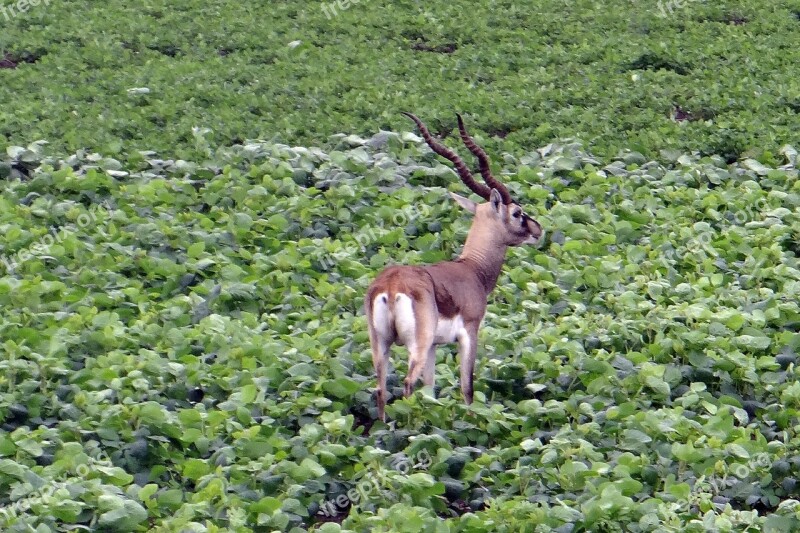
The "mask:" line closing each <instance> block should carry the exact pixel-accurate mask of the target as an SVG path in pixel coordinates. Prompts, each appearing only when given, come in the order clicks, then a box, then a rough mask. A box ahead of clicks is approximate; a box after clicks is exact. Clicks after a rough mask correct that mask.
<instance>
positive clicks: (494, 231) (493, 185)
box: [403, 113, 544, 246]
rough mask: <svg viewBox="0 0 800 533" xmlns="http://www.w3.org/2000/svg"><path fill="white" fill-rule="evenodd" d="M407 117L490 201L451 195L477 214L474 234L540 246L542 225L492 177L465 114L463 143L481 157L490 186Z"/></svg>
mask: <svg viewBox="0 0 800 533" xmlns="http://www.w3.org/2000/svg"><path fill="white" fill-rule="evenodd" d="M403 114H404V115H406V116H407V117H409V118H410V119H411V120H413V121H414V123H416V125H417V128H419V131H420V133H421V134H422V138H423V139H425V142H426V143H427V144H428V146H430V147H431V150H433V151H434V152H436V153H437V154H439V155H440V156H442V157H444V158H445V159H448V160H449V161H450V162H452V163H453V165H454V166H455V168H456V171H457V172H458V175H459V177H460V178H461V181H463V182H464V184H465V185H466V186H467V187H469V189H470V190H471V191H472V192H474V193H475V194H477V195H478V196H480V197H481V198H483V199H484V200H486V202H485V203H476V202H473V201H472V200H470V199H469V198H464V197H463V196H460V195H458V194H455V193H452V192H451V193H450V195H451V196H452V197H453V199H454V200H455V201H456V202H457V203H458V205H460V206H461V207H463V208H464V209H466V210H467V211H469V212H470V213H473V214H474V215H475V221H474V222H473V229H472V231H478V232H481V233H484V232H485V235H484V237H485V238H486V239H485V240H487V241H488V240H491V241H494V242H499V243H500V244H503V245H505V246H520V245H522V244H538V243H539V241H540V239H541V238H542V236H543V235H544V231H543V230H542V226H541V225H540V224H539V222H537V221H536V220H535V219H533V218H531V217H529V216H528V215H526V214H525V212H524V211H523V210H522V206H520V205H519V204H518V203H517V202H515V201H514V200H513V199H512V198H511V194H510V193H509V192H508V189H507V188H506V186H505V185H503V184H502V183H500V182H499V181H498V180H497V179H496V178H495V177H494V176H493V175H492V172H491V170H490V169H489V157H488V156H487V155H486V152H484V151H483V149H482V148H481V147H480V146H478V145H477V144H475V141H474V140H473V139H472V137H470V135H469V134H468V133H467V129H466V127H464V121H463V119H462V118H461V115H456V116H457V117H458V131H459V133H460V134H461V140H462V141H463V142H464V145H465V146H466V147H467V149H468V150H469V151H470V152H472V154H473V155H474V156H475V157H477V158H478V169H479V170H480V173H481V176H483V180H484V181H485V182H486V185H484V184H482V183H478V182H477V181H475V178H474V177H473V176H472V172H470V170H469V168H468V167H467V165H466V164H465V163H464V161H463V160H462V159H461V158H460V157H458V155H457V154H456V153H455V152H453V151H452V150H450V149H449V148H447V147H446V146H444V145H443V144H441V143H439V142H437V141H436V140H435V139H434V138H433V136H432V135H431V133H430V131H428V128H427V127H426V126H425V124H424V123H423V122H422V121H421V120H420V119H419V118H417V117H416V116H414V115H412V114H411V113H403ZM482 240H483V239H482Z"/></svg>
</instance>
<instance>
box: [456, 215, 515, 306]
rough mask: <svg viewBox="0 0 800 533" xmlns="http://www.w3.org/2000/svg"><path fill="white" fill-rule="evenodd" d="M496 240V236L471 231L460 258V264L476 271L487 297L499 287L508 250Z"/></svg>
mask: <svg viewBox="0 0 800 533" xmlns="http://www.w3.org/2000/svg"><path fill="white" fill-rule="evenodd" d="M495 239H496V237H495V236H492V235H488V234H486V233H485V232H479V231H472V230H470V232H469V234H468V235H467V242H466V243H465V244H464V250H463V251H462V252H461V255H460V256H459V258H458V261H459V262H462V263H465V264H468V265H470V266H471V267H473V268H474V269H475V271H476V273H477V275H478V279H480V280H481V283H483V287H484V290H485V292H486V294H487V295H488V294H489V293H490V292H492V291H493V290H494V288H495V286H496V285H497V278H499V277H500V270H501V269H502V268H503V262H504V261H505V258H506V248H508V247H507V246H506V245H505V244H497V242H495Z"/></svg>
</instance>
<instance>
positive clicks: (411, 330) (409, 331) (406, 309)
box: [394, 292, 417, 349]
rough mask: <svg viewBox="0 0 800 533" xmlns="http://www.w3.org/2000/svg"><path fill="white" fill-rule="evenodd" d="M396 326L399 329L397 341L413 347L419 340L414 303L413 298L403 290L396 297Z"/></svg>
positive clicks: (410, 347)
mask: <svg viewBox="0 0 800 533" xmlns="http://www.w3.org/2000/svg"><path fill="white" fill-rule="evenodd" d="M394 327H395V329H396V330H397V343H398V344H404V345H406V346H408V348H409V349H413V346H414V345H415V344H416V341H417V338H416V333H415V332H416V329H417V325H416V319H415V318H414V304H413V302H412V301H411V298H409V296H408V295H407V294H403V293H402V292H398V293H397V295H396V296H395V297H394Z"/></svg>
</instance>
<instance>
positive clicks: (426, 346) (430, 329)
mask: <svg viewBox="0 0 800 533" xmlns="http://www.w3.org/2000/svg"><path fill="white" fill-rule="evenodd" d="M395 313H396V315H397V322H396V324H397V335H398V337H400V338H401V339H402V340H403V344H405V345H406V347H407V348H408V375H407V376H406V379H405V382H404V385H405V387H404V389H403V393H404V396H406V397H408V396H410V395H411V391H412V390H413V389H414V385H416V383H417V381H418V380H419V378H420V376H422V375H423V373H424V375H425V378H426V379H427V377H428V376H427V371H428V365H429V363H428V359H429V357H430V353H431V351H432V350H434V349H435V347H434V344H433V340H434V336H435V335H436V304H435V302H434V301H433V299H432V298H429V297H423V298H420V299H418V300H411V298H409V297H408V296H406V295H405V294H398V299H397V302H396V303H395ZM435 355H436V354H435V352H434V357H435ZM431 376H432V374H431Z"/></svg>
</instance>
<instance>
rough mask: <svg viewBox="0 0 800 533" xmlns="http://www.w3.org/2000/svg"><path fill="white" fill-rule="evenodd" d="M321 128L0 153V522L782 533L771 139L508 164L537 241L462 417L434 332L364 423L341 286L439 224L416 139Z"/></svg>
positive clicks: (796, 338) (791, 273)
mask: <svg viewBox="0 0 800 533" xmlns="http://www.w3.org/2000/svg"><path fill="white" fill-rule="evenodd" d="M196 133H197V136H198V138H197V141H198V146H200V145H202V144H203V136H202V132H199V131H198V132H196ZM331 142H332V144H331V145H330V148H327V149H325V150H321V149H313V148H290V147H288V146H285V145H277V144H270V143H257V142H253V143H247V144H244V145H236V146H233V147H232V148H229V149H220V150H212V149H210V148H209V149H207V151H206V159H205V160H204V161H203V162H200V163H194V162H188V161H181V160H160V159H154V158H152V156H151V155H148V154H142V155H140V156H139V158H138V159H135V160H133V159H132V160H131V161H130V162H129V163H128V164H127V166H126V165H122V164H120V163H119V162H118V161H116V160H114V159H110V158H106V157H101V156H98V155H95V154H87V153H83V152H81V153H78V154H75V155H73V156H71V157H70V158H68V159H64V160H57V159H56V158H52V157H43V156H42V155H41V154H40V152H41V145H32V146H30V147H29V148H28V149H23V148H16V149H12V150H10V158H9V160H8V161H7V162H6V163H5V164H3V165H2V166H0V176H2V177H3V179H4V180H5V187H4V190H3V194H2V199H0V235H2V237H0V244H2V249H3V250H5V251H6V255H5V256H4V259H3V264H4V269H7V268H10V270H8V271H4V274H3V276H2V277H0V306H2V308H3V310H4V311H3V319H2V324H1V325H0V327H1V328H2V330H1V331H2V339H3V352H4V357H3V358H2V360H0V387H2V389H1V390H2V396H0V419H2V421H3V424H2V428H0V430H1V431H2V432H1V433H0V494H2V496H1V498H2V504H3V505H4V506H5V507H3V512H2V513H0V527H2V529H3V530H4V531H29V529H27V527H28V526H27V525H30V526H32V527H37V526H38V529H37V531H50V530H52V529H58V528H63V527H65V526H66V525H69V524H82V525H86V526H90V527H95V528H106V529H107V530H113V531H128V530H136V529H145V528H146V527H148V526H149V527H151V528H153V530H156V531H220V530H222V529H220V528H223V529H225V530H230V531H249V530H261V531H264V530H273V529H278V530H289V529H293V528H295V530H297V528H308V527H311V526H312V525H314V524H317V525H320V530H322V531H338V530H339V529H340V527H341V528H344V529H347V530H355V531H389V530H391V531H409V532H411V531H413V532H416V531H421V530H428V531H432V530H436V531H448V530H455V531H522V530H528V531H533V530H534V529H535V528H537V527H538V529H536V530H537V531H548V530H550V529H549V528H556V529H557V530H558V531H589V530H591V531H617V530H621V528H623V527H624V528H625V530H627V531H667V530H671V531H678V530H681V531H708V530H718V531H742V530H745V529H748V528H749V529H750V530H752V531H756V530H762V529H764V530H769V529H770V528H772V530H774V531H786V530H788V528H796V527H798V526H799V525H800V508H798V507H796V504H797V501H795V500H792V499H791V498H792V497H793V496H796V495H797V484H796V477H797V475H798V473H800V449H799V448H800V444H799V443H800V441H798V440H797V424H798V420H797V414H798V413H797V410H798V407H800V382H798V379H797V378H798V372H797V370H796V366H795V365H796V350H797V348H798V346H799V345H800V335H798V333H797V326H798V323H799V322H800V308H798V303H797V301H796V296H795V295H796V294H798V292H799V291H800V270H798V265H797V255H796V253H797V245H796V242H797V237H798V233H800V216H798V212H799V211H798V207H799V206H800V194H798V188H799V187H800V186H799V185H798V183H799V182H798V179H797V159H796V158H797V154H796V152H795V151H794V149H792V148H791V147H788V146H787V147H785V148H784V149H783V150H782V151H781V153H780V154H779V155H777V156H775V159H774V160H769V161H766V160H765V161H761V162H759V161H756V160H745V161H743V162H742V163H741V164H736V165H731V166H728V165H726V164H725V162H724V161H723V160H722V159H721V158H719V157H706V158H698V157H690V156H682V157H680V158H678V159H677V160H676V161H674V162H672V163H671V164H669V165H666V166H665V165H661V164H657V163H653V162H648V161H647V160H646V158H644V157H643V156H642V155H641V154H638V153H635V152H627V153H625V154H624V155H623V156H621V157H620V158H619V159H615V160H614V161H612V162H610V163H609V164H604V163H601V162H599V161H597V160H596V159H594V158H593V157H592V156H590V155H588V154H586V153H585V152H584V151H582V150H581V148H580V147H579V146H577V145H561V146H555V145H553V146H548V147H546V148H543V149H541V150H538V151H532V152H530V153H527V154H525V155H524V156H522V157H521V158H519V159H516V158H514V157H513V156H511V155H508V154H506V155H505V157H504V158H503V159H502V163H499V164H498V165H497V166H498V169H497V170H498V171H500V170H501V167H502V170H504V171H508V170H513V171H514V172H515V174H513V175H510V176H506V180H507V181H508V182H509V183H511V188H512V191H513V192H515V194H516V196H517V197H518V198H519V199H520V200H521V201H523V202H524V203H525V204H526V205H527V206H529V207H528V209H529V212H533V213H536V215H537V216H538V217H539V219H540V221H542V223H543V224H544V225H545V226H546V227H547V228H549V230H550V232H551V233H550V236H549V239H548V242H547V243H546V245H545V246H543V247H542V248H541V249H540V250H533V249H530V248H528V249H515V250H513V251H512V252H510V253H509V258H508V262H507V263H508V264H507V267H506V269H505V271H504V274H503V276H502V278H501V282H500V286H499V287H498V289H497V290H496V292H495V293H494V294H493V296H492V297H491V300H490V305H489V310H488V314H487V317H486V321H485V327H484V328H483V329H482V331H481V335H480V338H481V342H482V346H481V349H480V357H479V364H478V369H477V379H476V402H475V404H474V405H473V407H471V408H466V407H465V406H464V405H463V403H462V402H461V398H460V393H459V391H458V390H459V389H458V381H457V370H456V365H455V364H454V362H453V355H452V353H453V351H452V350H445V349H440V351H439V357H440V358H439V364H438V366H437V383H438V385H439V387H438V388H439V389H440V390H438V391H437V394H438V395H437V397H436V398H434V397H431V396H430V394H427V393H425V391H420V392H418V393H416V394H415V395H414V396H413V397H412V398H410V399H408V400H403V399H398V400H396V401H394V402H393V403H391V404H390V405H389V407H388V415H389V417H390V418H391V419H392V421H393V422H392V423H391V424H390V425H385V424H383V423H380V422H377V423H373V419H374V414H375V410H374V400H373V397H372V393H371V392H372V390H373V388H374V377H373V370H372V367H371V360H370V353H369V346H368V342H367V337H366V332H365V324H364V318H363V315H362V313H361V312H360V307H361V305H362V294H363V291H364V289H365V288H366V286H367V284H368V282H369V280H370V278H371V277H372V276H373V275H374V274H375V272H377V271H378V270H379V269H380V268H381V267H383V266H385V265H387V264H390V263H392V262H396V261H403V262H408V263H415V262H423V261H434V260H439V259H444V258H450V257H452V256H453V255H454V254H456V253H457V251H458V249H459V247H460V243H461V242H463V238H464V235H465V232H466V229H467V227H468V224H469V218H468V216H467V215H464V214H463V212H461V211H459V210H458V209H457V208H456V207H455V206H454V205H453V203H451V202H449V201H445V200H443V199H444V198H445V196H446V194H445V189H446V188H452V189H453V190H459V191H461V190H462V187H460V185H459V183H458V180H457V179H456V177H455V175H454V173H453V172H452V171H451V170H450V169H449V168H448V167H445V166H444V165H442V164H441V163H439V162H437V159H436V157H435V156H434V155H433V154H432V153H431V152H430V151H429V150H428V149H427V147H425V146H424V144H421V143H420V142H419V139H418V138H417V137H416V136H414V135H412V134H403V135H398V134H395V133H386V132H384V133H380V134H378V135H376V136H375V137H373V138H371V139H369V140H363V139H359V138H357V137H354V136H349V137H345V136H339V137H337V138H335V139H333V140H332V141H331ZM48 234H50V235H52V237H47V235H48ZM400 353H403V352H401V351H398V356H397V357H395V358H394V362H395V365H396V367H397V368H398V374H399V375H400V377H402V375H404V374H405V365H406V362H405V357H404V356H400V355H399V354H400ZM392 385H393V391H394V394H395V395H399V393H400V388H399V387H398V386H397V385H398V381H397V379H396V377H395V379H394V381H393V383H392ZM765 513H769V514H768V515H766V514H765ZM442 517H445V518H447V521H442V520H441V518H442ZM342 520H344V521H343V522H342V523H341V525H340V524H339V523H338V522H341V521H342ZM26 524H27V525H26Z"/></svg>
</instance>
